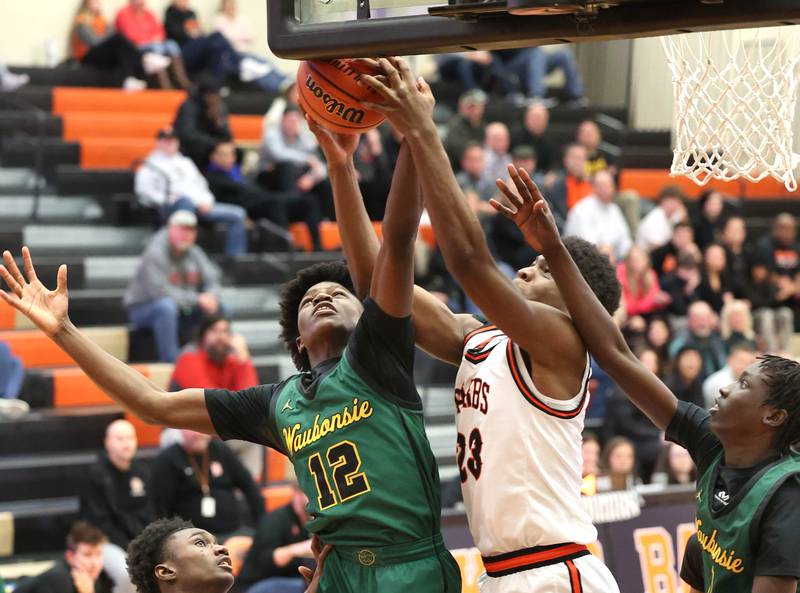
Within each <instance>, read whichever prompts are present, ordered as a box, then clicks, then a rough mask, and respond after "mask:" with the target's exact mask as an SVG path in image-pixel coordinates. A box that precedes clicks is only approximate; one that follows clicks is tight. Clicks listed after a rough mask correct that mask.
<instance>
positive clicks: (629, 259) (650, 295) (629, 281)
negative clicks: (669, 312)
mask: <svg viewBox="0 0 800 593" xmlns="http://www.w3.org/2000/svg"><path fill="white" fill-rule="evenodd" d="M617 278H618V279H619V282H620V284H621V285H622V296H623V298H624V301H625V307H626V310H627V313H628V317H635V316H637V315H642V316H647V315H650V314H652V313H655V312H657V311H660V310H662V309H663V308H664V307H666V306H667V304H669V301H670V298H669V295H667V294H666V293H665V292H663V291H662V290H661V286H660V285H659V283H658V276H656V273H655V270H653V266H652V265H651V264H650V256H649V255H648V254H647V252H646V251H645V250H644V249H642V248H641V247H638V246H633V247H631V249H630V251H628V255H627V256H626V257H625V260H624V261H623V262H621V263H620V264H619V266H617Z"/></svg>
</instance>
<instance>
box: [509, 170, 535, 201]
mask: <svg viewBox="0 0 800 593" xmlns="http://www.w3.org/2000/svg"><path fill="white" fill-rule="evenodd" d="M508 175H509V177H511V181H513V182H514V187H516V188H517V193H518V194H519V197H520V198H521V199H522V200H523V201H525V200H529V199H530V197H531V192H530V190H528V186H526V185H525V183H524V182H523V181H522V178H520V176H519V171H517V168H516V167H515V166H514V165H509V166H508Z"/></svg>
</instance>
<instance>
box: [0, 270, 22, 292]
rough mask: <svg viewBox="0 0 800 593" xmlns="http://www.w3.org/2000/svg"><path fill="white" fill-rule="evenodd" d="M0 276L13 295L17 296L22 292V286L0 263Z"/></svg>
mask: <svg viewBox="0 0 800 593" xmlns="http://www.w3.org/2000/svg"><path fill="white" fill-rule="evenodd" d="M0 278H2V279H3V280H5V283H6V284H7V285H8V288H9V290H11V292H13V293H14V294H15V295H17V296H19V295H21V294H22V286H20V283H19V282H17V281H16V280H15V279H14V277H13V276H12V275H11V274H10V273H9V271H8V270H7V269H6V267H5V266H3V265H0Z"/></svg>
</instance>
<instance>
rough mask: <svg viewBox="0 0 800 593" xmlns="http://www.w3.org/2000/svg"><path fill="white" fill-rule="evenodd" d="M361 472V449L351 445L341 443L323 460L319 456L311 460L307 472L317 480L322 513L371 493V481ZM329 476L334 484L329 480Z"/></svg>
mask: <svg viewBox="0 0 800 593" xmlns="http://www.w3.org/2000/svg"><path fill="white" fill-rule="evenodd" d="M326 462H327V467H326ZM360 469H361V456H360V455H359V454H358V447H356V445H355V443H353V442H351V441H341V442H339V443H336V444H335V445H332V446H331V447H329V448H328V450H327V451H326V453H325V455H324V458H323V456H322V455H321V454H320V453H314V454H313V455H312V456H311V457H309V458H308V470H309V471H310V472H311V475H312V476H314V483H315V484H316V486H317V503H318V504H319V508H320V510H325V509H327V508H330V507H332V506H335V505H337V504H340V503H343V502H345V501H348V500H350V499H353V498H355V497H356V496H360V495H362V494H364V493H366V492H369V491H370V485H369V480H368V479H367V476H366V474H365V473H364V472H363V471H359V470H360ZM328 476H330V477H331V478H332V480H329V479H328ZM331 482H332V483H333V488H331ZM334 490H335V491H334Z"/></svg>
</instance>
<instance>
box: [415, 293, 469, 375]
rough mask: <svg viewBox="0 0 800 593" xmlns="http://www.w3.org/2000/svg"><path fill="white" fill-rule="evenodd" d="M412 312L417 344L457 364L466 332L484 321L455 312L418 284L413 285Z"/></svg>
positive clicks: (450, 362) (435, 356) (436, 355)
mask: <svg viewBox="0 0 800 593" xmlns="http://www.w3.org/2000/svg"><path fill="white" fill-rule="evenodd" d="M411 314H412V316H413V321H414V331H415V334H416V344H417V346H419V347H420V348H422V349H423V350H424V351H425V352H427V353H428V354H430V355H431V356H433V357H434V358H438V359H439V360H441V361H444V362H447V363H449V364H452V365H455V366H458V365H459V364H461V355H462V354H463V350H464V336H466V335H467V334H468V333H469V332H471V331H472V330H473V329H476V328H478V327H480V325H481V322H480V321H478V320H477V319H475V317H473V316H472V315H456V314H455V313H453V312H452V311H451V310H450V309H449V308H448V307H447V305H445V304H444V303H443V302H442V301H440V300H439V299H437V298H436V297H435V296H433V295H432V294H431V293H429V292H428V291H427V290H425V289H424V288H420V287H419V286H415V287H414V302H413V305H412V313H411Z"/></svg>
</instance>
